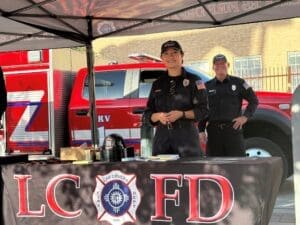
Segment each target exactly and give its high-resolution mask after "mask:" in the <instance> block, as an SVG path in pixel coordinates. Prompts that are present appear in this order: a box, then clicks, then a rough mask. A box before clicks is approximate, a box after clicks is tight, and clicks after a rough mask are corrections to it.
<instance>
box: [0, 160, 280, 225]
mask: <svg viewBox="0 0 300 225" xmlns="http://www.w3.org/2000/svg"><path fill="white" fill-rule="evenodd" d="M281 176H282V163H281V159H280V158H277V157H272V158H259V159H254V158H227V159H226V158H208V159H198V160H197V159H190V160H177V161H169V162H120V163H100V162H95V163H93V164H88V165H74V164H71V163H39V162H32V163H18V164H9V165H1V178H2V181H1V189H2V191H1V193H2V206H3V207H2V211H1V213H2V215H1V220H0V224H3V225H17V224H22V225H26V224H28V225H41V224H43V225H47V224H49V225H53V224H55V225H63V224H72V225H92V224H93V225H94V224H116V225H121V224H125V223H126V224H166V225H169V224H176V225H184V224H217V223H218V222H220V223H219V224H232V225H236V224H243V225H248V224H249V225H254V224H255V225H258V224H260V225H267V224H268V222H269V220H270V217H271V215H272V210H273V207H274V203H275V200H276V196H277V193H278V190H279V186H280V180H281Z"/></svg>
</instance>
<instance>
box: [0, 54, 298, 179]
mask: <svg viewBox="0 0 300 225" xmlns="http://www.w3.org/2000/svg"><path fill="white" fill-rule="evenodd" d="M26 60H27V61H26ZM53 60H54V59H51V54H49V51H48V50H43V51H42V60H40V61H38V62H34V63H30V62H28V52H13V53H2V54H0V62H1V65H2V67H3V69H4V73H5V75H6V85H7V90H8V108H7V112H6V122H5V126H4V127H5V129H6V132H5V133H6V146H7V149H8V151H10V152H16V151H18V152H33V151H34V152H42V151H45V150H47V149H51V150H53V152H55V150H58V149H59V147H61V146H64V145H71V146H74V145H80V144H82V143H87V144H89V143H90V139H91V132H90V117H89V100H88V87H87V69H86V68H83V69H81V70H80V71H79V72H78V73H77V75H76V77H75V80H74V82H73V79H74V76H73V75H72V72H70V71H67V72H66V71H60V70H59V68H54V67H53V65H52V63H51V61H53ZM186 69H188V70H192V69H191V68H189V67H186ZM164 70H165V69H164V66H163V65H162V64H161V63H159V62H150V61H145V62H139V63H131V64H113V65H104V66H96V67H95V82H96V105H97V127H98V132H99V136H100V143H102V142H103V139H104V137H106V136H107V135H109V134H111V133H117V134H120V135H121V136H122V137H123V138H124V139H125V142H126V144H127V145H132V146H134V147H135V150H136V152H140V151H141V144H140V142H141V127H142V113H143V110H144V109H145V106H146V102H147V97H148V94H149V91H150V88H151V85H152V82H153V81H154V80H155V79H157V78H158V77H159V76H161V75H162V73H163V72H164ZM193 72H194V73H196V74H197V75H198V76H200V77H201V78H202V79H203V80H205V81H206V80H208V79H210V78H209V77H208V76H207V75H206V74H205V73H203V72H201V71H200V72H199V71H193ZM72 83H73V85H72ZM257 96H258V98H259V102H260V104H259V107H258V109H257V112H256V113H255V115H254V116H253V118H251V120H250V121H249V122H248V123H247V124H246V126H245V127H244V136H245V138H246V148H247V153H248V155H249V156H262V157H266V156H271V155H272V156H281V157H282V158H283V161H284V167H285V173H286V175H287V174H291V173H292V161H293V160H292V150H291V149H292V147H291V124H290V121H291V115H290V104H291V97H292V95H291V94H289V93H273V92H257ZM67 130H68V132H66V131H67Z"/></svg>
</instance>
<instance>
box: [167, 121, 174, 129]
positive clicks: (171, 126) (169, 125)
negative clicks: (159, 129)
mask: <svg viewBox="0 0 300 225" xmlns="http://www.w3.org/2000/svg"><path fill="white" fill-rule="evenodd" d="M167 128H168V130H172V129H173V125H172V123H170V122H168V123H167Z"/></svg>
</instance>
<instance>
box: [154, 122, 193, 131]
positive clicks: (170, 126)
mask: <svg viewBox="0 0 300 225" xmlns="http://www.w3.org/2000/svg"><path fill="white" fill-rule="evenodd" d="M190 126H195V124H194V121H193V120H187V119H185V120H183V119H182V120H177V121H175V122H174V123H167V124H166V125H164V124H162V123H159V124H158V127H163V128H167V129H168V130H172V129H180V128H184V127H190Z"/></svg>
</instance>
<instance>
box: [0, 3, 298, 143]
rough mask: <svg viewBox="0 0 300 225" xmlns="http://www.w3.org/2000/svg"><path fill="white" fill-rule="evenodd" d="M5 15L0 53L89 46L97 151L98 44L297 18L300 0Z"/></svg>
mask: <svg viewBox="0 0 300 225" xmlns="http://www.w3.org/2000/svg"><path fill="white" fill-rule="evenodd" d="M0 13H1V16H0V51H11V50H29V49H30V50H33V49H42V48H61V47H74V46H86V48H87V59H88V68H89V78H90V79H89V87H90V92H89V94H90V108H91V112H92V113H91V127H92V143H93V145H94V146H96V147H97V146H98V145H99V138H98V134H97V127H96V125H95V122H94V121H95V118H96V109H95V83H94V73H93V52H92V41H93V40H95V39H97V38H101V37H106V36H122V35H136V34H149V33H158V32H163V31H174V30H187V29H200V28H208V27H216V26H225V25H235V24H243V23H252V22H260V21H269V20H279V19H288V18H294V17H299V16H300V0H271V1H247V0H243V1H236V0H234V1H231V0H172V1H166V0H151V1H150V0H149V1H145V0H122V1H120V0H1V2H0Z"/></svg>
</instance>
